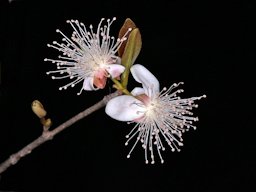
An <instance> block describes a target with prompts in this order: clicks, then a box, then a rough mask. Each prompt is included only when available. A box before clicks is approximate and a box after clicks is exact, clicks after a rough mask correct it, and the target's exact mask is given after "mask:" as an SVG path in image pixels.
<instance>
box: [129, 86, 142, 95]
mask: <svg viewBox="0 0 256 192" xmlns="http://www.w3.org/2000/svg"><path fill="white" fill-rule="evenodd" d="M131 94H132V95H134V96H137V95H142V94H145V90H144V89H143V88H141V87H135V88H134V89H133V90H132V91H131Z"/></svg>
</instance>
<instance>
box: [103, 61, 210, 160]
mask: <svg viewBox="0 0 256 192" xmlns="http://www.w3.org/2000/svg"><path fill="white" fill-rule="evenodd" d="M131 73H132V75H133V77H134V79H135V80H136V81H137V82H139V83H142V88H141V87H136V88H134V89H133V91H132V92H131V93H132V95H134V97H133V96H129V95H122V96H118V97H115V98H113V99H112V100H110V101H109V102H108V104H107V106H106V109H105V111H106V113H107V114H108V115H109V116H110V117H112V118H114V119H116V120H119V121H128V122H135V123H136V125H135V126H134V128H133V129H132V130H131V132H130V133H129V134H128V135H127V136H126V137H127V138H128V140H127V142H126V143H125V144H126V145H128V142H129V141H130V140H131V139H133V138H136V141H135V142H134V145H133V147H132V148H131V150H130V152H129V154H128V155H127V158H129V157H130V154H131V152H132V151H133V149H134V147H135V146H136V145H137V143H138V142H139V141H140V142H141V143H142V147H143V148H144V151H145V161H146V163H148V155H149V154H150V157H151V163H152V164H153V163H155V154H158V156H159V157H160V160H161V163H163V162H164V160H163V158H162V155H161V151H164V150H165V147H164V143H163V142H162V140H165V141H166V142H167V144H168V145H169V146H170V147H171V150H172V151H175V150H177V151H180V149H179V147H180V146H182V145H183V143H182V133H183V132H185V131H187V130H189V128H191V127H192V128H194V129H196V127H195V126H194V125H193V124H192V123H193V121H198V118H197V117H193V116H192V115H193V113H192V112H191V110H192V109H193V108H194V107H197V105H196V104H194V101H195V100H199V99H201V98H203V97H206V96H205V95H203V96H201V97H191V98H187V99H181V98H180V97H178V96H177V94H178V93H181V92H183V90H182V89H179V90H176V91H173V89H174V88H176V87H178V86H179V85H180V84H183V83H182V82H181V83H178V84H173V85H172V86H171V87H170V88H169V89H166V88H164V89H163V90H162V91H161V92H160V91H159V82H158V80H157V79H156V77H155V76H154V75H153V74H152V73H151V72H150V71H148V70H147V69H146V68H145V67H143V66H142V65H139V64H137V65H133V66H132V67H131Z"/></svg>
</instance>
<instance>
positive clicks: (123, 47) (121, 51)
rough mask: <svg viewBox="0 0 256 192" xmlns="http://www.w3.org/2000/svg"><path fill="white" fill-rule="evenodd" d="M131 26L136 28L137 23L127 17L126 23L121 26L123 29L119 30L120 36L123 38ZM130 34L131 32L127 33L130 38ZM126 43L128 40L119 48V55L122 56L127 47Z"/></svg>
mask: <svg viewBox="0 0 256 192" xmlns="http://www.w3.org/2000/svg"><path fill="white" fill-rule="evenodd" d="M129 28H131V29H135V28H136V25H135V23H134V22H133V21H132V20H131V19H130V18H127V19H126V20H125V21H124V24H123V26H122V27H121V29H120V31H119V34H118V37H119V38H122V37H123V36H124V34H125V33H126V32H127V31H128V30H129ZM129 35H130V32H129V33H128V34H127V36H126V37H127V38H129ZM126 43H127V41H124V42H123V43H122V45H121V47H120V48H119V49H118V56H119V57H122V55H123V53H124V49H125V46H126Z"/></svg>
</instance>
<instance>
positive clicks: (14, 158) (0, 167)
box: [0, 91, 120, 174]
mask: <svg viewBox="0 0 256 192" xmlns="http://www.w3.org/2000/svg"><path fill="white" fill-rule="evenodd" d="M119 94H120V92H118V91H116V92H114V93H111V94H109V95H106V96H105V97H104V98H103V99H102V100H101V101H99V102H98V103H96V104H94V105H93V106H91V107H89V108H87V109H85V110H84V111H82V112H80V113H78V114H77V115H75V116H74V117H72V118H70V119H69V120H67V121H66V122H64V123H62V124H61V125H59V126H58V127H56V128H55V129H53V130H50V131H49V130H48V129H44V131H43V133H42V135H41V136H39V137H38V138H37V139H35V140H34V141H32V142H31V143H30V144H28V145H27V146H25V147H24V148H22V149H21V150H20V151H18V152H16V153H14V154H12V155H10V157H9V158H8V159H6V160H5V161H4V162H3V163H1V164H0V174H1V173H3V172H4V171H5V170H6V169H8V168H9V167H10V166H12V165H15V164H16V163H17V162H18V161H19V160H20V159H21V158H22V157H24V156H26V155H28V154H30V153H31V152H32V150H33V149H35V148H37V147H38V146H40V145H41V144H43V143H45V142H46V141H48V140H51V139H53V137H54V136H55V135H57V134H58V133H60V132H61V131H63V130H64V129H66V128H68V127H69V126H71V125H73V124H74V123H76V122H77V121H79V120H80V119H82V118H84V117H86V116H88V115H90V114H91V113H93V112H95V111H97V110H99V109H100V108H102V107H104V106H105V105H106V104H107V102H108V101H109V100H110V99H112V98H114V97H116V96H118V95H119Z"/></svg>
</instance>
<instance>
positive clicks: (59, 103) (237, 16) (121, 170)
mask: <svg viewBox="0 0 256 192" xmlns="http://www.w3.org/2000/svg"><path fill="white" fill-rule="evenodd" d="M255 12H256V3H255V1H230V2H229V1H183V0H180V1H171V0H170V1H163V0H158V1H150V0H148V1H146V0H143V1H133V0H132V1H117V0H112V1H102V2H101V1H93V0H91V1H85V0H84V1H74V0H72V1H67V2H62V1H32V0H17V1H13V2H12V3H8V1H4V0H1V4H0V14H1V16H0V19H1V24H0V38H1V39H0V48H1V50H0V62H1V100H0V104H1V105H0V110H1V121H0V161H4V160H5V159H6V158H8V157H9V155H10V154H11V153H14V152H16V151H17V150H19V149H20V148H22V147H24V146H25V145H26V144H28V143H29V142H31V141H32V140H34V139H35V138H37V137H38V136H39V135H40V134H41V131H42V128H41V126H40V123H39V120H38V118H36V117H35V115H34V114H33V113H32V111H31V108H30V104H31V102H32V101H33V100H34V99H39V100H40V101H41V102H42V103H43V104H44V106H45V108H46V109H47V112H48V115H49V116H50V117H51V118H52V120H53V123H54V124H53V125H54V126H57V125H59V124H60V123H62V122H63V121H65V120H67V119H69V118H70V117H72V116H73V115H75V114H77V113H78V112H80V111H82V110H83V109H85V108H87V107H89V106H91V105H92V104H94V103H96V102H97V101H99V100H100V99H101V98H102V97H103V96H104V95H105V94H108V93H109V92H110V91H112V90H111V82H109V85H108V86H107V88H106V89H104V90H100V91H97V92H83V93H82V95H81V96H77V95H76V93H77V92H78V91H79V90H80V85H78V86H76V87H75V88H73V89H68V90H66V91H59V90H58V87H59V86H62V85H63V83H62V81H57V80H56V81H53V80H51V78H50V77H49V76H47V75H46V74H45V73H46V71H49V70H53V69H54V68H55V66H54V64H51V63H50V62H44V61H43V59H44V58H45V57H47V58H56V57H57V55H58V52H57V51H55V50H53V49H50V48H48V47H47V46H46V44H47V43H51V42H52V41H54V40H60V35H59V34H57V33H56V32H55V30H56V29H57V28H59V29H61V30H62V31H63V32H64V33H65V34H70V32H71V27H70V26H69V25H68V24H66V23H65V21H66V20H67V19H78V20H80V21H82V22H84V23H85V24H86V25H89V24H93V25H94V26H97V24H98V22H99V21H100V19H101V18H102V17H105V18H112V17H114V16H115V17H117V20H116V21H115V22H114V23H113V25H112V28H111V32H112V34H113V35H116V34H118V30H119V28H120V27H121V25H122V24H123V22H124V20H125V19H126V18H128V17H129V18H131V19H132V20H133V21H134V22H135V23H136V25H137V27H139V29H140V32H141V35H142V42H143V46H142V51H141V53H140V55H139V57H138V59H137V61H136V63H141V64H142V65H144V66H145V67H147V68H148V69H149V70H151V71H152V72H153V73H154V75H155V76H156V77H157V78H158V79H159V81H160V85H161V87H164V86H167V87H168V86H170V85H171V84H172V83H175V82H179V81H184V82H185V84H184V86H183V88H184V89H185V92H184V93H183V95H182V96H183V97H191V96H199V95H203V94H206V95H207V99H204V100H201V101H199V108H198V109H196V110H195V114H196V115H197V116H199V119H200V121H199V122H197V123H196V125H197V127H198V129H197V130H196V131H193V130H191V131H189V132H187V133H186V134H185V136H184V147H182V151H181V152H180V153H177V152H174V153H173V152H171V150H170V149H168V150H166V151H165V152H164V153H163V157H164V159H165V163H164V164H160V163H159V162H157V164H155V165H150V164H149V165H145V163H144V154H143V150H142V148H141V147H140V146H137V148H136V149H135V151H134V153H133V154H132V156H131V158H130V159H127V158H126V155H127V153H128V152H129V149H130V147H131V146H129V147H125V146H124V143H125V135H126V134H127V133H128V132H129V130H130V129H131V128H132V125H127V124H126V123H122V122H117V121H115V120H113V119H111V118H110V117H108V116H107V115H106V114H105V113H104V109H101V110H99V111H97V112H95V113H93V114H91V115H90V116H88V117H87V118H85V119H83V120H81V121H79V122H77V123H76V124H74V125H73V126H72V127H70V128H68V129H67V130H65V131H63V132H62V133H60V134H59V135H57V136H56V137H55V138H54V139H53V140H52V141H48V142H47V143H45V144H43V145H42V146H40V147H39V148H37V149H35V150H34V151H33V152H32V154H30V155H28V156H26V157H24V158H23V159H21V161H20V162H19V163H18V164H16V165H14V166H12V167H10V168H9V169H8V170H7V171H5V172H4V173H3V174H2V177H1V180H0V190H15V191H20V192H26V191H70V190H72V191H131V192H137V191H159V192H167V191H168V192H169V191H172V192H176V191H191V192H192V191H195V192H199V191H202V192H208V191H209V192H215V191H234V190H238V191H255V190H256V188H255V183H256V173H255V172H256V166H255V163H256V161H255V158H254V154H255V150H256V145H255V135H254V134H253V130H254V129H255V128H256V126H255V121H254V119H253V118H254V116H255V94H254V91H255V90H254V89H255V80H254V79H255V78H254V76H255V72H254V71H255V70H253V66H254V65H255V61H256V49H255V45H256V41H255V35H256V30H255V25H256V20H255V18H254V15H255ZM129 86H131V88H132V87H133V82H132V80H131V85H129Z"/></svg>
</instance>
